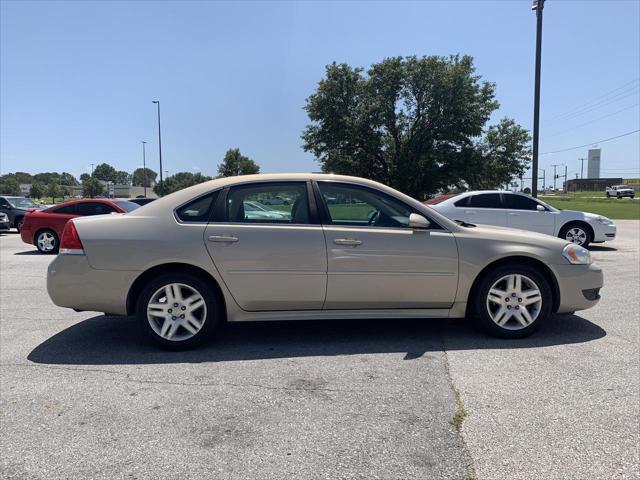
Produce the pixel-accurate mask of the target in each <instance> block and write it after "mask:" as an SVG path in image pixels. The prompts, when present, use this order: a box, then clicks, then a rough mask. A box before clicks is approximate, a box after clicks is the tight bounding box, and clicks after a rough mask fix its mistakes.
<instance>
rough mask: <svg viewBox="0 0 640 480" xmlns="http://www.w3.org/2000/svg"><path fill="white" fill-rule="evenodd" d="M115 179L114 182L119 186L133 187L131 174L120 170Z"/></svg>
mask: <svg viewBox="0 0 640 480" xmlns="http://www.w3.org/2000/svg"><path fill="white" fill-rule="evenodd" d="M115 178H116V179H115V180H114V182H115V183H116V184H117V185H131V174H130V173H129V172H125V171H124V170H118V171H117V172H116V177H115Z"/></svg>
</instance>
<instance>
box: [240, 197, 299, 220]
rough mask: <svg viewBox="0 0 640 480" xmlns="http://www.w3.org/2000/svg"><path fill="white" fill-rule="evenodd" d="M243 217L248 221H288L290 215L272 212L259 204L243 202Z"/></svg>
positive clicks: (277, 211)
mask: <svg viewBox="0 0 640 480" xmlns="http://www.w3.org/2000/svg"><path fill="white" fill-rule="evenodd" d="M244 213H245V217H246V218H247V219H250V220H274V219H275V220H289V219H291V214H289V213H287V212H282V211H279V210H274V209H272V208H270V207H268V206H266V205H263V204H261V203H260V202H252V201H245V202H244Z"/></svg>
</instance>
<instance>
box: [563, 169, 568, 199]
mask: <svg viewBox="0 0 640 480" xmlns="http://www.w3.org/2000/svg"><path fill="white" fill-rule="evenodd" d="M563 190H564V193H567V192H568V191H569V188H568V185H567V166H566V165H565V166H564V188H563Z"/></svg>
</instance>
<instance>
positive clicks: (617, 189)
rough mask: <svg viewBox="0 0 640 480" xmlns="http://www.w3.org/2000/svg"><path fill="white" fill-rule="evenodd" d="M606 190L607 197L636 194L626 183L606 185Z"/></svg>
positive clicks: (632, 195)
mask: <svg viewBox="0 0 640 480" xmlns="http://www.w3.org/2000/svg"><path fill="white" fill-rule="evenodd" d="M606 192H607V198H609V197H616V198H622V197H631V198H633V197H635V195H636V192H635V191H634V190H633V188H631V187H629V186H628V185H614V186H613V187H607V189H606Z"/></svg>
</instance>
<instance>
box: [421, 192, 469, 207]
mask: <svg viewBox="0 0 640 480" xmlns="http://www.w3.org/2000/svg"><path fill="white" fill-rule="evenodd" d="M458 195H460V194H459V193H447V194H446V195H438V196H437V197H433V198H430V199H429V200H427V201H426V202H424V204H425V205H437V204H439V203H442V202H444V201H445V200H449V199H450V198H453V197H457V196H458Z"/></svg>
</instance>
